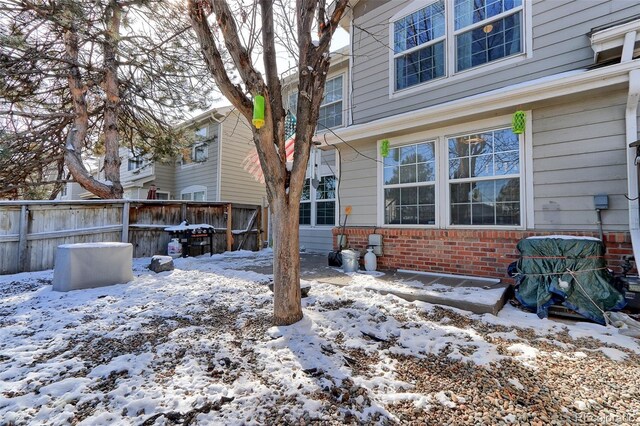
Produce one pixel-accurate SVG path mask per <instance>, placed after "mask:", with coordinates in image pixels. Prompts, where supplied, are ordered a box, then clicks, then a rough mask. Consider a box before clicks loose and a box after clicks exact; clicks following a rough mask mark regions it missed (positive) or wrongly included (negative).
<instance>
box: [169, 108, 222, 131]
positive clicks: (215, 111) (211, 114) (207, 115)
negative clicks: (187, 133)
mask: <svg viewBox="0 0 640 426" xmlns="http://www.w3.org/2000/svg"><path fill="white" fill-rule="evenodd" d="M232 109H233V106H230V105H229V106H223V107H218V108H211V109H209V110H207V111H205V112H203V113H201V114H198V115H196V116H195V117H193V118H190V119H188V120H186V121H183V122H182V123H180V124H178V126H177V127H178V128H186V127H191V126H193V125H194V124H198V123H201V122H203V121H206V120H208V119H211V118H212V119H213V120H215V121H217V122H220V120H221V119H223V118H224V117H226V115H227V114H228V113H229V111H231V110H232Z"/></svg>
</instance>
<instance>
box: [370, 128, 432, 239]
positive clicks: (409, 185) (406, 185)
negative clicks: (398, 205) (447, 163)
mask: <svg viewBox="0 0 640 426" xmlns="http://www.w3.org/2000/svg"><path fill="white" fill-rule="evenodd" d="M423 143H433V151H434V155H435V164H434V168H435V170H434V179H433V180H430V181H426V182H411V183H393V184H386V183H385V182H384V164H383V165H382V203H383V217H382V223H383V224H384V226H401V227H407V228H409V227H414V226H420V227H427V228H435V227H436V226H437V219H438V211H437V210H438V193H437V191H438V154H439V153H438V150H439V148H438V140H437V139H428V140H420V141H414V142H410V143H403V144H394V145H393V146H391V147H389V148H390V149H393V148H402V147H406V146H413V145H419V144H423ZM381 161H382V162H383V163H384V158H382V157H381ZM427 185H431V186H433V188H434V193H435V195H434V210H435V216H434V223H432V224H418V223H412V224H388V223H386V222H385V215H386V206H385V205H384V204H385V199H384V198H385V196H384V190H385V189H395V188H398V189H402V188H415V187H419V186H427Z"/></svg>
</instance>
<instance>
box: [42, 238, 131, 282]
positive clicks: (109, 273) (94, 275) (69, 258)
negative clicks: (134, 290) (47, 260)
mask: <svg viewBox="0 0 640 426" xmlns="http://www.w3.org/2000/svg"><path fill="white" fill-rule="evenodd" d="M132 259H133V246H132V245H131V244H128V243H79V244H63V245H60V246H58V249H57V251H56V262H55V267H54V269H53V290H55V291H70V290H80V289H84V288H91V287H102V286H107V285H112V284H122V283H126V282H129V281H131V280H133V266H132Z"/></svg>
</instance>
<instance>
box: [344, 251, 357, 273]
mask: <svg viewBox="0 0 640 426" xmlns="http://www.w3.org/2000/svg"><path fill="white" fill-rule="evenodd" d="M340 253H341V254H342V270H343V271H344V272H356V271H357V270H358V269H360V264H359V263H358V260H359V259H360V253H358V252H356V251H353V250H342V251H341V252H340Z"/></svg>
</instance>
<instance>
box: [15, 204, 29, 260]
mask: <svg viewBox="0 0 640 426" xmlns="http://www.w3.org/2000/svg"><path fill="white" fill-rule="evenodd" d="M28 230H29V209H28V208H27V206H26V205H23V206H22V207H21V208H20V241H19V242H18V271H20V272H29V271H28V269H29V268H28V267H27V231H28Z"/></svg>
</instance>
